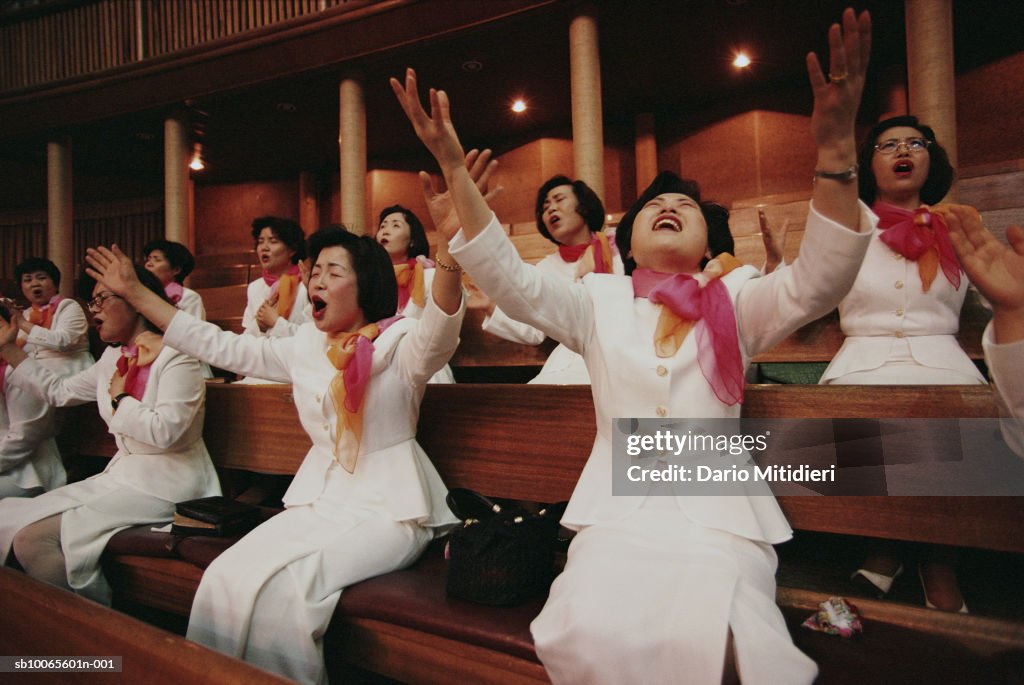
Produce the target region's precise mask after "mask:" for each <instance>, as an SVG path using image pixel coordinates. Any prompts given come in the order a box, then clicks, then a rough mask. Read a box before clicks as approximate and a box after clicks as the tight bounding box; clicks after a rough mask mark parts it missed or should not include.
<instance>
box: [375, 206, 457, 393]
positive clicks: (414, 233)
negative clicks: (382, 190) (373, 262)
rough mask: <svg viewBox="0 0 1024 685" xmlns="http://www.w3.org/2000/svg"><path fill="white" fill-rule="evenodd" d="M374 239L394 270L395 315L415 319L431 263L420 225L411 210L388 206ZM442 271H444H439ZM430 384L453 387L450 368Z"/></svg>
mask: <svg viewBox="0 0 1024 685" xmlns="http://www.w3.org/2000/svg"><path fill="white" fill-rule="evenodd" d="M374 239H375V240H376V241H377V242H378V243H380V244H381V245H382V246H383V247H384V249H385V250H386V251H387V253H388V257H390V258H391V264H392V265H394V267H395V280H396V281H397V282H398V311H400V312H401V313H402V316H406V317H409V318H411V319H418V318H420V317H421V316H423V307H424V306H425V305H426V300H427V298H428V297H430V284H431V283H433V281H434V267H435V263H434V262H433V261H431V260H430V259H429V255H430V243H429V242H428V241H427V232H426V231H425V230H424V229H423V223H422V222H421V221H420V219H419V217H418V216H416V215H415V214H414V213H413V212H412V210H411V209H407V208H405V207H403V206H402V205H391V206H390V207H385V208H384V209H383V210H381V213H380V219H379V220H378V222H377V233H376V234H374ZM442 268H444V267H442ZM430 382H431V383H454V382H455V376H454V374H452V369H451V367H450V366H448V365H447V364H445V366H444V368H443V369H441V370H440V371H438V372H437V373H436V374H434V377H433V378H431V379H430Z"/></svg>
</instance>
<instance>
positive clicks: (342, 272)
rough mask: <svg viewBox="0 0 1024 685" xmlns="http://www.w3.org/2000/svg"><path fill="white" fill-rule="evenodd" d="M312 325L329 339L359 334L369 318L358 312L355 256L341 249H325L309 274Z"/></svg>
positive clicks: (360, 310) (361, 311) (336, 246)
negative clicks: (334, 336)
mask: <svg viewBox="0 0 1024 685" xmlns="http://www.w3.org/2000/svg"><path fill="white" fill-rule="evenodd" d="M309 299H310V302H311V303H312V304H313V323H314V324H315V325H316V327H317V328H318V329H320V330H321V331H324V332H325V333H327V334H328V335H331V334H338V333H347V332H352V331H357V330H359V329H360V328H361V327H363V326H365V325H366V323H367V321H366V316H365V315H364V314H363V310H362V309H360V308H359V288H358V285H357V281H356V271H355V269H354V268H353V266H352V255H350V254H349V252H348V250H346V249H345V248H343V247H341V246H340V245H334V246H332V247H325V248H324V249H323V250H321V251H320V255H319V256H318V257H317V259H316V264H314V265H313V270H312V271H310V274H309Z"/></svg>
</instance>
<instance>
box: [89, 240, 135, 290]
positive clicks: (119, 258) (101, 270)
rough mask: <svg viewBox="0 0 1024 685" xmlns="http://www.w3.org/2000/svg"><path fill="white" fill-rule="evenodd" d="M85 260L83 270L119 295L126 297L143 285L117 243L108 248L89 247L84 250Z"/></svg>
mask: <svg viewBox="0 0 1024 685" xmlns="http://www.w3.org/2000/svg"><path fill="white" fill-rule="evenodd" d="M85 261H86V262H88V263H89V267H87V268H86V269H85V272H86V273H87V274H89V275H90V276H92V277H93V278H95V279H96V280H97V281H98V282H99V283H101V284H102V285H103V286H104V287H105V288H106V289H107V290H109V291H110V292H112V293H114V294H115V295H117V296H119V297H123V298H126V299H128V298H129V296H130V295H131V294H132V292H133V291H135V290H137V289H138V288H142V287H143V286H142V284H141V283H140V282H139V279H138V277H137V276H136V275H135V265H134V264H132V260H131V259H129V258H128V256H127V255H125V253H123V252H121V248H119V247H118V246H117V245H111V246H110V249H109V250H108V249H107V248H105V247H95V248H93V247H90V248H89V249H87V250H86V251H85Z"/></svg>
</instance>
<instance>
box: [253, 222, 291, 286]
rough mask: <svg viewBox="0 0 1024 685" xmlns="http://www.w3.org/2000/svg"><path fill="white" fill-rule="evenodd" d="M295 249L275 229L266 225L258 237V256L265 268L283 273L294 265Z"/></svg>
mask: <svg viewBox="0 0 1024 685" xmlns="http://www.w3.org/2000/svg"><path fill="white" fill-rule="evenodd" d="M294 254H295V250H293V249H292V248H290V247H288V246H287V245H285V243H284V241H282V240H281V239H280V238H278V237H277V234H276V233H274V231H273V229H271V228H269V227H265V228H264V229H263V230H261V231H260V235H259V238H257V239H256V256H257V257H258V258H259V260H260V265H261V266H262V267H263V268H264V270H266V271H269V272H270V273H272V274H275V275H278V276H279V275H281V274H283V273H284V272H285V271H287V270H288V269H289V268H290V267H291V265H292V255H294Z"/></svg>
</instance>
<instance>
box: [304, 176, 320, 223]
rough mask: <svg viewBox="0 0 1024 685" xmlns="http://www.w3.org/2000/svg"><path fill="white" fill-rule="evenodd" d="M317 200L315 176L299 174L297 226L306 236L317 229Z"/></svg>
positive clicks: (318, 218) (318, 208)
mask: <svg viewBox="0 0 1024 685" xmlns="http://www.w3.org/2000/svg"><path fill="white" fill-rule="evenodd" d="M319 199H320V198H319V193H318V192H317V183H316V174H314V173H313V172H311V171H303V172H301V173H299V226H302V232H303V233H305V234H306V235H309V234H310V233H313V232H314V231H316V229H317V228H319V224H320V202H319Z"/></svg>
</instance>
